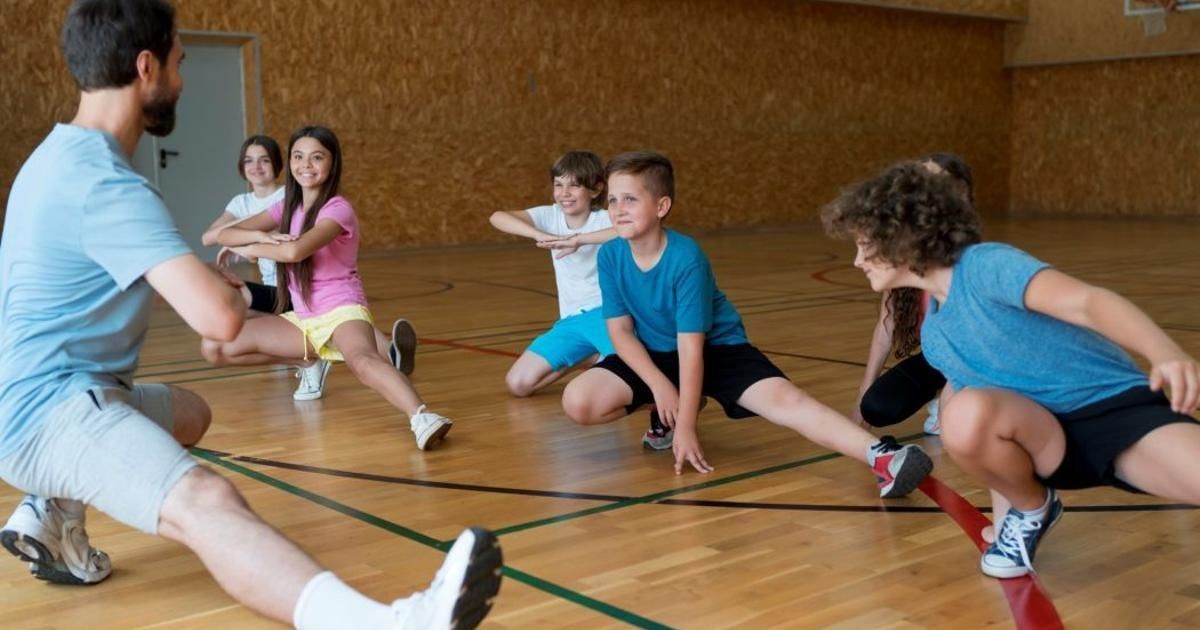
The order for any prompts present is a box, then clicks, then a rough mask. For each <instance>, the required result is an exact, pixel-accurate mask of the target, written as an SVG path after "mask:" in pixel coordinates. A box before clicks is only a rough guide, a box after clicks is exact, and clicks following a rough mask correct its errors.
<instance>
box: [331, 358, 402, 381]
mask: <svg viewBox="0 0 1200 630" xmlns="http://www.w3.org/2000/svg"><path fill="white" fill-rule="evenodd" d="M343 358H344V359H345V361H346V367H347V368H349V369H350V373H351V374H353V375H354V377H355V378H357V379H358V380H360V381H361V380H364V379H365V378H367V377H368V376H369V375H370V374H371V372H372V371H373V370H375V369H378V368H379V367H381V366H382V367H388V368H391V367H392V366H391V365H390V364H389V363H388V362H387V361H385V360H384V358H383V357H382V356H380V355H378V354H375V353H374V352H355V353H351V354H347V355H345V356H344V357H343ZM392 369H394V368H392Z"/></svg>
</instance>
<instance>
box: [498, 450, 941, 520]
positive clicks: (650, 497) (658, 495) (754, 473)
mask: <svg viewBox="0 0 1200 630" xmlns="http://www.w3.org/2000/svg"><path fill="white" fill-rule="evenodd" d="M924 435H925V434H923V433H916V434H913V435H906V436H904V437H902V438H900V439H899V440H897V441H898V442H911V441H912V440H915V439H917V438H921V437H924ZM838 457H842V454H841V453H826V454H824V455H818V456H816V457H809V458H808V459H801V460H798V461H794V462H787V463H783V464H776V465H774V466H768V467H766V468H760V469H758V470H751V471H747V472H744V473H739V474H736V475H730V476H728V477H722V478H720V479H714V480H712V481H704V482H701V483H696V484H692V485H690V486H684V487H682V488H675V489H673V490H664V491H662V492H655V493H654V494H647V495H644V496H640V497H633V498H632V499H625V500H624V501H617V502H614V503H609V504H608V505H600V506H596V507H593V508H587V509H584V510H578V511H575V512H568V513H566V514H560V515H558V516H551V517H549V518H543V519H538V520H536V521H529V522H527V523H518V524H516V525H509V526H508V527H501V528H499V529H496V530H493V531H494V532H495V534H496V535H497V536H503V535H505V534H513V533H516V532H521V531H525V530H529V529H535V528H538V527H544V526H546V525H554V524H556V523H562V522H565V521H570V520H574V519H577V518H582V517H584V516H591V515H592V514H599V513H601V512H609V511H612V510H619V509H621V508H627V507H630V506H633V505H644V504H646V503H654V502H655V501H658V500H661V499H666V498H670V497H673V496H676V495H680V494H684V493H687V492H694V491H696V490H704V489H707V488H716V487H718V486H724V485H727V484H731V483H735V482H738V481H745V480H746V479H753V478H755V477H761V476H763V475H769V474H771V473H776V472H780V471H784V470H789V469H792V468H800V467H802V466H809V465H811V464H817V463H820V462H824V461H828V460H831V459H836V458H838Z"/></svg>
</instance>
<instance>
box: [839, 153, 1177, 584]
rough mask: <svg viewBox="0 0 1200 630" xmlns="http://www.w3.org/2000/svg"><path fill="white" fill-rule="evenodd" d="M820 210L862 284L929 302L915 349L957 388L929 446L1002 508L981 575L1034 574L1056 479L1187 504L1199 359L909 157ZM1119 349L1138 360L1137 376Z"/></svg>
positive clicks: (1051, 519) (1049, 523)
mask: <svg viewBox="0 0 1200 630" xmlns="http://www.w3.org/2000/svg"><path fill="white" fill-rule="evenodd" d="M823 220H824V223H825V226H826V229H827V230H828V231H829V233H830V234H832V235H834V236H838V237H844V238H853V239H855V242H856V244H857V246H858V256H857V258H856V259H855V261H854V264H855V266H857V267H858V268H860V269H862V270H863V272H864V273H866V275H867V278H868V279H869V280H870V282H871V288H872V289H874V290H876V291H881V292H882V291H888V290H893V289H897V288H903V287H911V288H915V289H920V290H922V291H927V292H928V293H929V294H930V296H931V298H932V299H931V301H930V305H929V310H928V311H927V312H926V314H925V321H924V323H923V324H922V327H921V344H922V347H923V349H924V352H925V356H926V358H927V359H928V360H929V363H930V365H932V366H933V367H934V368H936V369H937V370H938V371H939V372H941V373H943V374H945V375H946V378H947V379H948V380H949V383H950V385H951V387H952V388H953V390H954V391H955V392H957V393H955V394H953V395H952V396H951V397H950V398H949V400H948V401H947V402H946V405H945V406H944V407H943V408H942V410H941V413H940V415H941V420H942V442H943V444H945V447H946V451H947V452H948V453H949V454H950V456H951V457H952V458H954V461H955V462H956V463H958V465H959V466H961V467H962V468H963V469H964V470H965V471H966V472H967V473H968V474H970V475H971V476H972V477H974V478H975V479H977V480H978V481H979V482H980V483H982V484H984V485H986V486H987V487H988V488H990V489H991V490H992V493H993V508H992V512H993V513H994V514H996V515H997V518H998V519H1001V520H999V521H998V523H999V525H998V528H997V531H996V532H995V541H994V542H993V543H992V545H991V546H990V547H989V548H988V549H987V550H986V551H985V552H984V554H983V556H982V558H981V559H980V568H981V570H982V571H983V573H985V574H987V575H990V576H992V577H998V578H1013V577H1020V576H1023V575H1026V574H1028V573H1030V572H1031V571H1032V570H1033V566H1032V565H1033V558H1034V554H1035V552H1036V551H1037V547H1038V543H1039V542H1040V541H1041V539H1042V537H1043V536H1044V535H1045V534H1046V533H1047V532H1048V531H1049V530H1050V528H1051V527H1053V526H1054V524H1055V523H1056V522H1057V521H1058V519H1059V518H1060V517H1061V516H1062V513H1063V506H1062V502H1061V501H1060V500H1059V499H1058V496H1057V494H1056V493H1055V489H1075V488H1089V487H1093V486H1102V485H1112V486H1116V487H1118V488H1122V489H1125V490H1132V491H1135V492H1148V493H1150V494H1155V495H1158V496H1161V497H1165V498H1168V499H1171V500H1175V501H1183V502H1187V503H1191V504H1193V505H1200V475H1197V474H1196V473H1195V466H1196V464H1195V462H1196V460H1197V459H1198V458H1200V424H1197V423H1196V421H1195V419H1194V418H1192V417H1191V416H1189V415H1187V414H1190V413H1192V412H1193V411H1195V410H1196V407H1197V404H1198V403H1200V368H1198V367H1197V365H1196V361H1195V360H1194V359H1192V357H1190V356H1188V354H1187V353H1186V352H1184V351H1183V349H1182V348H1180V347H1179V345H1177V344H1176V343H1175V342H1174V341H1172V340H1171V338H1170V337H1168V336H1167V334H1166V333H1165V332H1163V331H1162V329H1161V328H1159V327H1158V326H1156V325H1155V324H1154V322H1153V321H1151V320H1150V318H1149V317H1147V316H1146V314H1145V313H1143V312H1142V311H1141V310H1139V309H1138V308H1137V307H1136V306H1134V305H1133V304H1132V303H1131V302H1129V301H1128V300H1126V299H1125V298H1122V297H1121V296H1119V295H1117V294H1116V293H1113V292H1112V291H1108V290H1105V289H1101V288H1099V287H1094V286H1091V285H1088V284H1086V283H1083V282H1081V281H1079V280H1076V279H1075V278H1072V277H1070V276H1068V275H1066V274H1064V273H1062V272H1060V271H1057V270H1055V269H1052V268H1050V267H1049V265H1047V264H1046V263H1043V262H1041V261H1039V260H1037V259H1035V258H1033V257H1032V256H1030V255H1028V254H1026V253H1025V252H1022V251H1020V250H1018V249H1016V248H1013V247H1010V246H1008V245H1004V244H1001V243H980V230H979V219H978V216H977V215H976V214H975V210H974V208H972V207H971V204H970V203H969V202H968V201H966V200H964V199H963V197H962V196H961V195H958V194H956V193H955V192H954V191H953V190H951V189H950V188H949V187H948V185H947V183H946V181H945V178H939V177H936V176H930V174H929V173H928V172H926V170H925V169H924V168H922V167H921V166H920V165H917V164H901V165H898V166H895V167H892V168H891V169H889V170H888V171H886V172H884V173H883V174H882V175H880V176H879V177H877V178H875V179H873V180H869V181H867V182H864V183H862V184H859V185H858V186H856V187H855V188H853V189H852V190H850V191H849V192H847V193H846V194H845V195H844V196H843V197H842V198H841V199H839V200H838V201H837V202H836V203H834V204H832V205H830V206H829V208H827V209H826V210H825V213H824V216H823ZM1118 344H1120V345H1122V346H1125V347H1126V348H1128V349H1130V350H1133V351H1135V352H1137V353H1138V354H1141V355H1142V356H1144V357H1146V359H1148V360H1149V362H1150V364H1151V369H1150V377H1149V378H1148V379H1147V377H1146V375H1145V374H1144V373H1143V372H1142V371H1141V370H1139V369H1138V367H1137V365H1136V364H1135V363H1134V362H1133V360H1132V359H1131V358H1130V357H1129V355H1127V354H1126V353H1125V352H1124V351H1123V350H1122V349H1121V348H1120V347H1119V346H1118ZM1164 387H1165V388H1166V389H1168V390H1170V398H1169V399H1168V398H1167V396H1165V395H1164V394H1163V392H1162V390H1163V388H1164ZM1010 504H1011V509H1010Z"/></svg>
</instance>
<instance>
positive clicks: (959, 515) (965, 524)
mask: <svg viewBox="0 0 1200 630" xmlns="http://www.w3.org/2000/svg"><path fill="white" fill-rule="evenodd" d="M920 488H921V492H924V493H925V494H926V495H927V496H928V497H929V498H930V499H933V502H934V503H937V504H938V507H940V508H942V511H943V512H945V513H946V514H949V515H950V518H952V519H954V522H955V523H958V526H959V527H961V528H962V530H963V532H965V533H966V534H967V537H968V538H970V539H971V542H973V543H975V546H976V547H978V548H979V550H980V551H983V550H984V549H986V548H987V543H986V542H984V541H983V537H982V536H981V533H982V531H983V528H984V527H987V526H988V525H991V524H992V523H991V521H989V520H988V519H987V517H985V516H984V515H983V514H982V513H980V512H979V510H977V509H975V506H973V505H971V504H970V503H969V502H968V501H967V500H966V499H964V498H962V496H960V495H959V494H958V493H957V492H955V491H954V490H951V489H950V487H949V486H947V485H945V484H943V483H942V482H940V481H938V480H937V479H935V478H934V477H933V476H929V477H926V478H925V481H923V482H921V485H920ZM1000 586H1001V588H1003V589H1004V596H1005V597H1007V598H1008V608H1009V610H1011V611H1012V615H1013V621H1015V622H1016V623H1017V627H1018V628H1020V629H1021V630H1058V629H1061V628H1062V627H1063V622H1062V619H1060V618H1059V616H1058V611H1057V610H1055V608H1054V602H1052V601H1050V597H1049V596H1048V595H1046V591H1045V590H1044V589H1043V588H1042V585H1041V583H1039V582H1038V581H1037V578H1036V577H1035V576H1028V577H1023V578H1015V579H1011V580H1000Z"/></svg>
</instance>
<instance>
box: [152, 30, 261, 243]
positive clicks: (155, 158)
mask: <svg viewBox="0 0 1200 630" xmlns="http://www.w3.org/2000/svg"><path fill="white" fill-rule="evenodd" d="M184 51H186V54H187V58H186V59H184V61H183V66H182V74H183V96H182V97H181V98H180V99H179V106H178V108H177V110H176V120H175V131H173V132H172V133H171V135H169V136H167V137H165V138H155V137H153V136H151V135H150V134H142V139H141V141H140V142H139V143H138V147H137V151H136V153H135V154H134V156H133V166H134V168H136V169H137V170H138V172H140V173H141V174H142V175H144V176H145V177H146V179H149V180H150V182H151V183H153V184H155V185H157V186H158V189H159V190H160V191H162V195H163V199H165V200H166V203H167V208H169V209H170V210H171V216H173V217H174V218H175V224H176V225H177V226H179V231H180V232H181V233H182V234H183V237H184V239H186V240H187V243H188V245H189V246H191V248H192V250H193V251H195V252H196V253H197V254H198V255H199V256H200V257H201V258H203V259H205V260H213V258H214V257H215V256H216V253H217V250H218V248H216V247H204V246H202V245H201V244H200V236H201V235H202V234H203V233H204V228H206V227H208V226H209V224H210V223H212V221H213V219H215V218H217V216H219V215H220V214H221V212H222V211H224V210H225V204H227V203H229V200H230V199H231V198H232V197H233V196H234V195H236V194H238V193H242V192H246V190H247V188H246V182H244V181H243V180H242V178H241V177H239V176H238V174H237V152H238V147H240V146H241V144H242V141H243V140H244V139H245V137H246V129H245V120H246V116H245V96H244V90H243V82H242V52H241V48H240V47H239V46H237V45H230V44H210V43H200V42H188V41H186V39H185V41H184Z"/></svg>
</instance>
